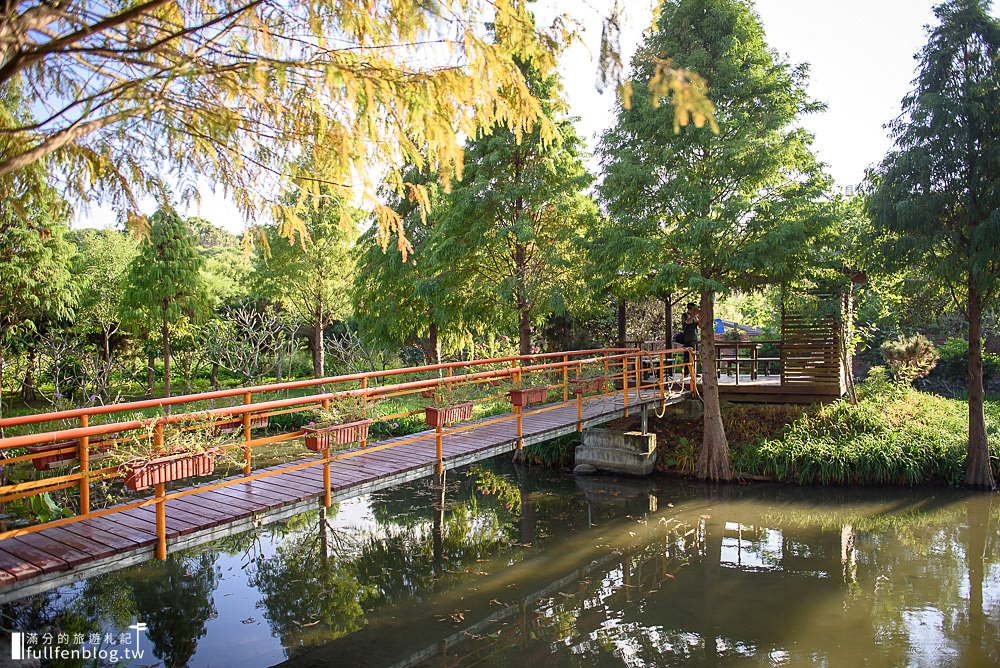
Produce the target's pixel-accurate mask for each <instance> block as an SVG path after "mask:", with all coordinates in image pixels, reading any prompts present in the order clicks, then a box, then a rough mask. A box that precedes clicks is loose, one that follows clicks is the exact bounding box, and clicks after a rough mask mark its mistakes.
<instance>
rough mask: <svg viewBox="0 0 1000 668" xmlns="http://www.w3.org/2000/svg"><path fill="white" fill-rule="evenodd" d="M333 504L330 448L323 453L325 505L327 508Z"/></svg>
mask: <svg viewBox="0 0 1000 668" xmlns="http://www.w3.org/2000/svg"><path fill="white" fill-rule="evenodd" d="M331 503H333V496H332V495H331V493H330V448H327V449H326V450H325V451H324V453H323V505H324V506H326V507H327V508H329V507H330V504H331Z"/></svg>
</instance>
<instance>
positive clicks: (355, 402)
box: [302, 394, 372, 452]
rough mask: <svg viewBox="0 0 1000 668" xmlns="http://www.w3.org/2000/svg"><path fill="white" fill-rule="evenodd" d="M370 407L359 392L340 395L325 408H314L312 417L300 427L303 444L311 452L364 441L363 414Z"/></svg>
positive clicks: (340, 447) (366, 425)
mask: <svg viewBox="0 0 1000 668" xmlns="http://www.w3.org/2000/svg"><path fill="white" fill-rule="evenodd" d="M369 408H370V406H369V403H368V400H367V398H366V397H364V396H363V395H360V394H340V395H337V396H335V397H334V398H333V399H331V400H330V402H329V405H327V407H325V408H320V409H318V410H316V411H315V412H314V414H313V420H312V421H311V422H309V423H308V424H307V425H305V426H304V427H303V428H302V433H303V434H304V435H305V443H306V447H307V448H309V449H310V450H313V451H315V452H324V451H327V450H335V449H343V448H345V447H348V446H351V445H354V444H355V443H362V444H364V443H366V442H367V441H368V426H369V425H370V424H371V422H372V421H371V420H370V419H369V418H368V417H367V412H368V409H369Z"/></svg>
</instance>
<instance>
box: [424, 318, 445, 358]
mask: <svg viewBox="0 0 1000 668" xmlns="http://www.w3.org/2000/svg"><path fill="white" fill-rule="evenodd" d="M430 317H431V318H433V317H434V313H433V311H432V312H431V313H430ZM425 354H426V355H427V361H428V362H429V363H430V364H440V363H441V337H440V336H439V335H438V326H437V323H436V322H434V321H433V320H431V324H430V325H429V327H428V329H427V350H426V353H425Z"/></svg>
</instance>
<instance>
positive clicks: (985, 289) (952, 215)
mask: <svg viewBox="0 0 1000 668" xmlns="http://www.w3.org/2000/svg"><path fill="white" fill-rule="evenodd" d="M934 12H935V15H936V16H937V17H938V19H939V20H940V21H941V23H940V25H938V26H937V27H936V28H934V29H933V30H932V31H931V32H930V37H929V39H928V42H927V45H926V46H925V47H924V48H923V49H922V50H921V51H920V54H919V56H918V57H919V59H920V70H919V73H918V75H917V79H916V81H915V82H914V83H915V87H914V89H913V91H912V92H911V93H910V94H908V95H907V96H906V97H905V98H904V99H903V114H902V116H900V117H899V119H897V120H896V121H895V122H894V123H893V124H892V125H891V129H892V132H893V136H894V138H895V140H896V146H895V149H894V150H893V151H891V152H890V153H889V154H888V155H887V156H886V157H885V159H884V160H883V161H882V164H881V165H880V166H879V168H878V169H877V170H876V171H875V173H874V174H873V175H872V182H873V184H874V185H873V187H872V189H871V192H870V193H869V197H868V200H867V201H868V209H869V211H870V212H871V214H872V218H873V221H874V223H875V226H876V228H877V229H878V230H880V232H881V234H882V237H883V239H884V240H885V241H887V242H888V244H887V250H888V251H889V256H890V258H893V259H896V260H899V261H902V262H903V263H905V264H909V265H911V266H916V267H918V268H919V270H920V271H921V273H922V274H923V275H924V276H925V277H926V278H927V279H928V280H929V281H930V282H932V283H934V284H937V285H940V286H942V287H946V288H947V289H949V290H950V292H951V294H953V295H956V296H957V297H958V299H959V308H960V309H961V310H963V311H964V312H965V314H966V316H967V318H968V322H969V368H968V374H969V444H968V454H967V458H966V476H965V481H966V484H968V485H972V486H976V487H987V488H993V487H994V486H995V480H994V478H993V471H992V467H991V465H990V453H989V448H988V444H987V440H986V420H985V415H984V412H983V411H984V407H983V401H984V388H983V355H982V332H983V330H982V325H983V305H984V303H989V301H990V300H992V299H995V298H996V296H997V292H998V287H1000V111H998V110H1000V21H997V19H995V18H993V17H992V16H990V13H989V12H990V6H989V3H988V2H986V1H985V0H952V1H951V2H947V3H944V4H942V5H939V6H938V7H937V8H936V9H935V10H934Z"/></svg>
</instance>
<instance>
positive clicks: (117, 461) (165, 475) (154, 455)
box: [108, 413, 227, 490]
mask: <svg viewBox="0 0 1000 668" xmlns="http://www.w3.org/2000/svg"><path fill="white" fill-rule="evenodd" d="M137 417H139V416H137ZM157 422H158V421H157V420H145V421H143V426H142V427H141V428H140V429H137V430H134V431H133V432H132V433H131V435H130V437H129V438H127V439H124V440H123V441H121V442H119V443H118V447H116V448H115V449H114V450H113V451H112V452H110V453H109V455H108V460H109V461H110V463H111V464H112V465H117V466H118V468H119V470H120V471H121V472H122V474H123V475H124V477H125V486H126V487H127V488H129V489H132V490H140V489H146V488H147V487H151V486H152V485H155V484H157V483H162V482H170V481H172V480H177V479H179V478H185V477H189V476H202V475H209V474H211V473H212V472H213V471H214V470H215V464H216V461H217V460H218V459H219V458H220V457H221V456H222V455H223V452H224V446H225V444H226V442H227V439H226V438H225V437H222V436H220V435H218V434H217V432H216V428H215V420H214V418H213V416H212V415H210V414H208V413H206V414H199V415H193V416H191V417H189V418H187V419H185V420H182V421H178V422H173V423H167V424H164V425H163V439H162V443H157V439H156V432H157Z"/></svg>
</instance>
